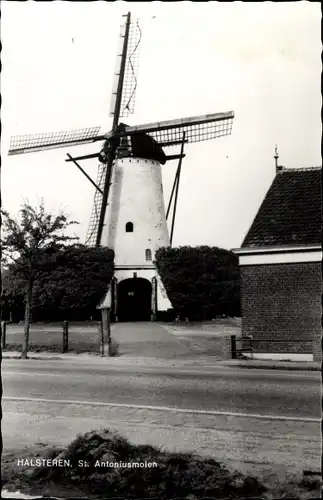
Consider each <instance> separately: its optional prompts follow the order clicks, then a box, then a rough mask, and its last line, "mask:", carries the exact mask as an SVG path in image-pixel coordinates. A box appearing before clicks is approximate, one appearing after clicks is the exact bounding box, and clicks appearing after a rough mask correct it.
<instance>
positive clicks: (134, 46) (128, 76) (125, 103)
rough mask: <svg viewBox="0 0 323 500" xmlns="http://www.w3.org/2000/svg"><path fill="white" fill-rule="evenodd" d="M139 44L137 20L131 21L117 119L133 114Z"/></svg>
mask: <svg viewBox="0 0 323 500" xmlns="http://www.w3.org/2000/svg"><path fill="white" fill-rule="evenodd" d="M125 29H126V25H125V23H124V24H122V25H121V27H120V35H119V36H120V38H119V46H118V51H117V58H116V64H115V71H114V80H113V86H112V94H111V101H110V116H113V115H114V111H115V103H116V96H117V91H118V84H119V78H120V68H121V59H122V49H123V44H124V37H125ZM140 42H141V29H140V26H139V21H138V19H131V21H130V26H129V35H128V45H127V55H126V65H125V71H124V77H123V84H122V96H121V106H120V114H119V117H120V118H121V117H123V118H124V117H127V116H129V114H133V113H134V108H135V98H136V90H137V75H138V68H139V55H140V52H139V46H140Z"/></svg>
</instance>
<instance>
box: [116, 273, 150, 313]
mask: <svg viewBox="0 0 323 500" xmlns="http://www.w3.org/2000/svg"><path fill="white" fill-rule="evenodd" d="M151 294H152V286H151V283H150V281H148V280H146V279H144V278H129V279H126V280H123V281H121V282H120V283H119V284H118V287H117V316H118V320H119V321H150V319H151Z"/></svg>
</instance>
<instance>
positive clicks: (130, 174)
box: [9, 13, 234, 320]
mask: <svg viewBox="0 0 323 500" xmlns="http://www.w3.org/2000/svg"><path fill="white" fill-rule="evenodd" d="M123 17H125V18H126V19H125V21H124V22H123V24H122V25H121V31H120V49H119V51H118V53H117V64H116V70H115V78H114V85H113V91H112V99H111V107H110V115H111V116H112V119H113V120H112V128H111V130H110V131H109V132H108V133H105V134H100V133H99V132H100V127H93V128H87V129H78V130H72V131H65V132H58V133H45V134H33V135H26V136H16V137H12V138H11V140H10V148H9V155H14V154H22V153H28V152H30V153H32V152H37V151H44V150H47V149H53V148H66V147H69V146H79V145H82V144H88V143H92V142H101V143H103V145H102V146H101V148H100V151H99V152H97V153H92V154H87V155H83V156H77V157H72V156H71V155H70V154H67V159H66V160H65V161H67V162H73V163H74V164H75V165H76V166H77V167H78V168H79V170H80V171H81V172H82V173H83V174H84V175H85V176H86V177H87V179H88V180H89V181H90V182H91V183H92V185H93V186H94V187H95V194H94V203H93V208H92V212H91V217H90V223H89V228H88V232H87V237H86V244H88V245H91V246H100V245H101V246H107V247H109V248H112V249H113V250H114V251H115V275H114V279H113V284H112V286H111V288H110V290H109V294H110V303H111V308H112V317H114V318H119V319H121V320H122V319H130V320H133V319H150V318H151V315H152V317H154V318H156V315H157V312H158V311H165V310H167V309H168V308H170V307H171V304H170V302H169V300H168V298H167V295H166V293H165V290H164V288H163V285H162V283H161V280H160V278H159V276H158V274H157V272H156V269H155V266H154V264H153V260H154V253H155V251H156V250H157V249H158V248H160V247H163V246H171V245H172V241H173V235H174V225H175V218H176V208H177V199H178V191H179V182H180V175H181V167H182V160H183V158H184V157H185V154H184V146H185V145H186V144H189V143H194V142H200V141H206V140H210V139H215V138H218V137H221V136H226V135H229V134H230V133H231V129H232V123H233V118H234V113H233V112H232V111H229V112H225V113H213V114H207V115H202V116H195V117H188V118H180V119H178V120H169V121H160V122H155V123H148V124H143V125H135V126H128V125H126V124H124V123H122V122H121V121H120V118H122V117H127V116H128V115H129V114H130V113H133V111H134V102H135V94H136V87H137V70H138V54H139V45H140V40H141V30H140V26H139V23H138V20H132V19H131V15H130V13H128V14H127V15H126V16H123ZM176 146H177V147H179V148H180V152H179V153H178V154H168V155H166V154H165V152H164V149H166V150H167V149H168V148H172V147H176ZM90 158H98V160H99V167H98V175H97V181H96V182H95V181H94V180H93V179H92V178H91V177H90V176H89V175H88V174H87V173H86V172H85V171H84V170H83V168H82V167H81V166H80V164H79V163H78V162H79V161H80V160H86V159H90ZM173 160H178V166H177V170H176V174H175V177H174V182H173V187H172V191H171V195H170V199H169V202H168V205H167V209H166V210H165V204H164V196H163V186H162V174H161V165H164V164H165V163H166V162H167V161H173ZM171 213H172V220H171V228H170V233H169V230H168V226H167V220H168V218H169V216H170V214H171Z"/></svg>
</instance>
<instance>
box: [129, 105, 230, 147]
mask: <svg viewBox="0 0 323 500" xmlns="http://www.w3.org/2000/svg"><path fill="white" fill-rule="evenodd" d="M233 118H234V113H233V111H229V112H226V113H213V114H208V115H201V116H193V117H188V118H180V119H178V120H167V121H162V122H156V123H147V124H145V125H137V126H133V127H126V129H125V131H124V132H121V133H120V135H121V136H122V135H128V136H133V135H136V134H148V135H150V136H151V137H153V139H155V140H156V141H157V142H158V143H159V144H160V145H161V146H174V145H176V144H180V143H181V142H182V139H183V134H184V133H185V141H186V142H188V143H193V142H201V141H208V140H210V139H216V138H217V137H222V136H225V135H230V134H231V130H232V124H233Z"/></svg>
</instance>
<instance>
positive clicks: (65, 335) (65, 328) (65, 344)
mask: <svg viewBox="0 0 323 500" xmlns="http://www.w3.org/2000/svg"><path fill="white" fill-rule="evenodd" d="M67 351H68V321H63V352H67Z"/></svg>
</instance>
